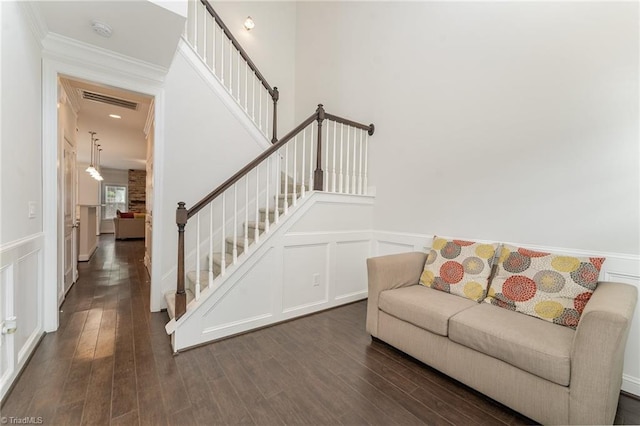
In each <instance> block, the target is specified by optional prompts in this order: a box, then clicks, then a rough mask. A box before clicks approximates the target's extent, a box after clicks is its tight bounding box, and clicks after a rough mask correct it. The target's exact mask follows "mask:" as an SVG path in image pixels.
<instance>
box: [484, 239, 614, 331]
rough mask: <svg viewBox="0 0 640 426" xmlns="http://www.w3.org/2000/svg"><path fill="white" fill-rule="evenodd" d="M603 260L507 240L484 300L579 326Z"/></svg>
mask: <svg viewBox="0 0 640 426" xmlns="http://www.w3.org/2000/svg"><path fill="white" fill-rule="evenodd" d="M604 261H605V258H604V257H589V258H582V257H573V256H564V255H560V254H554V253H542V252H536V251H532V250H527V249H524V248H518V247H513V246H510V245H506V244H505V245H504V246H503V247H502V251H501V253H500V259H499V261H498V268H497V271H496V276H495V277H494V279H493V282H492V283H491V288H490V289H489V294H488V295H487V298H486V299H485V302H487V303H491V304H492V305H496V306H500V307H502V308H506V309H511V310H512V311H517V312H521V313H523V314H527V315H531V316H533V317H536V318H540V319H543V320H545V321H549V322H553V323H555V324H560V325H564V326H566V327H570V328H576V327H577V326H578V321H579V320H580V315H581V314H582V311H583V309H584V307H585V305H586V304H587V302H588V301H589V299H590V298H591V294H592V293H593V291H594V290H595V289H596V285H598V276H599V275H600V268H601V267H602V264H603V263H604Z"/></svg>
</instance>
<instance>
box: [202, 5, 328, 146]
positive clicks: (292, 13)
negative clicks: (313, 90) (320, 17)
mask: <svg viewBox="0 0 640 426" xmlns="http://www.w3.org/2000/svg"><path fill="white" fill-rule="evenodd" d="M212 5H213V7H214V9H215V11H216V12H217V13H218V14H219V15H220V17H221V18H222V20H223V21H224V23H225V24H226V25H227V27H229V30H230V31H231V32H232V33H233V35H234V37H235V38H236V39H237V40H238V42H239V43H240V45H241V46H242V48H243V49H244V50H245V51H246V52H247V54H248V55H249V57H250V58H251V60H252V61H253V62H254V63H255V64H256V66H257V67H258V69H259V70H260V72H261V73H262V75H264V77H265V78H266V79H267V82H268V83H269V84H270V85H271V86H272V87H273V86H275V87H277V88H278V91H279V92H280V99H279V100H278V137H280V136H283V135H285V134H286V133H288V132H289V131H290V130H291V129H293V127H294V126H296V125H297V124H298V123H297V122H294V112H295V109H294V102H295V48H296V8H297V3H296V2H292V1H280V2H272V1H269V2H231V1H216V2H212ZM247 16H251V18H252V19H253V21H254V22H255V24H256V26H255V28H254V29H252V30H251V31H247V30H245V29H244V27H243V24H244V21H245V19H247ZM318 102H319V101H318ZM314 109H315V108H314ZM314 109H310V110H309V111H308V112H307V113H306V117H308V116H309V115H311V113H313V111H314ZM306 117H305V118H306Z"/></svg>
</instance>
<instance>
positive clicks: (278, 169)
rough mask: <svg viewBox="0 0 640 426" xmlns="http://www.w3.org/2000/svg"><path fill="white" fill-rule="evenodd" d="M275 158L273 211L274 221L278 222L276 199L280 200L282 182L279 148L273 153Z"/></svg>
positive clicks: (278, 209) (278, 214) (278, 213)
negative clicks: (274, 199) (274, 200)
mask: <svg viewBox="0 0 640 426" xmlns="http://www.w3.org/2000/svg"><path fill="white" fill-rule="evenodd" d="M274 157H275V159H276V203H275V204H276V206H275V210H274V212H273V215H274V219H275V220H274V222H275V223H278V221H279V220H280V208H279V207H280V206H279V205H278V204H279V203H278V201H279V200H280V185H281V184H282V174H281V173H280V150H278V151H276V153H275V154H274ZM268 217H269V209H267V218H268Z"/></svg>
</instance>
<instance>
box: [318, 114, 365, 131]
mask: <svg viewBox="0 0 640 426" xmlns="http://www.w3.org/2000/svg"><path fill="white" fill-rule="evenodd" d="M324 117H325V118H326V119H327V120H331V121H335V122H336V123H342V124H346V125H347V126H351V127H355V128H357V129H361V130H366V131H367V132H368V133H369V136H371V135H373V132H375V130H376V126H374V125H373V123H372V124H369V125H368V126H367V125H366V124H362V123H358V122H356V121H352V120H349V119H347V118H342V117H338V116H337V115H333V114H328V113H326V114H325V115H324Z"/></svg>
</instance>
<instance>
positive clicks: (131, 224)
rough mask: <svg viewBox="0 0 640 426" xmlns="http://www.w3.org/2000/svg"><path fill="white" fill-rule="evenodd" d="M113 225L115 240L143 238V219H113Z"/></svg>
mask: <svg viewBox="0 0 640 426" xmlns="http://www.w3.org/2000/svg"><path fill="white" fill-rule="evenodd" d="M113 225H114V229H115V234H116V240H123V239H125V238H144V232H145V218H144V217H135V218H123V217H114V218H113Z"/></svg>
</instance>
